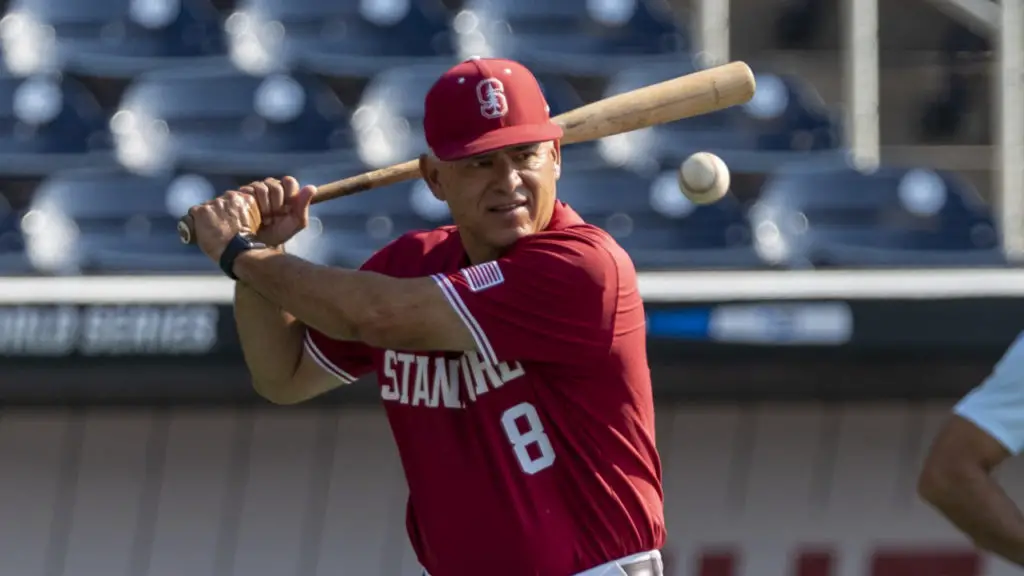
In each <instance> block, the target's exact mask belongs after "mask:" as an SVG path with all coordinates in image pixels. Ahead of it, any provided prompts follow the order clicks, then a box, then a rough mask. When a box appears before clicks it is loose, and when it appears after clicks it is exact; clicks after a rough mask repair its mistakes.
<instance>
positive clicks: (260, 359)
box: [235, 283, 347, 404]
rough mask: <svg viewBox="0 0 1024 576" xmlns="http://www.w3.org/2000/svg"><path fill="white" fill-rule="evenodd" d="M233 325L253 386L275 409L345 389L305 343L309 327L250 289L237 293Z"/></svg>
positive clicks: (238, 289) (241, 287) (238, 287)
mask: <svg viewBox="0 0 1024 576" xmlns="http://www.w3.org/2000/svg"><path fill="white" fill-rule="evenodd" d="M235 325H236V327H237V331H238V338H239V341H240V342H241V346H242V355H243V357H244V359H245V364H246V366H248V368H249V373H250V375H251V377H252V386H253V388H254V389H255V390H256V392H257V393H258V394H259V395H260V396H262V397H263V398H265V399H267V400H269V401H270V402H273V403H274V404H297V403H299V402H304V401H306V400H309V399H310V398H314V397H316V396H319V395H321V394H324V393H326V392H329V391H331V390H333V389H334V388H336V387H338V386H339V385H341V384H345V383H347V382H346V381H345V380H343V379H339V378H338V377H337V376H336V374H334V373H332V372H330V371H329V370H327V369H325V368H324V367H323V366H322V364H321V363H318V362H317V361H316V357H315V356H313V355H312V354H311V352H310V351H309V350H308V349H307V347H306V346H303V341H304V339H305V337H306V326H304V325H303V324H302V323H301V322H299V321H298V320H296V319H295V317H294V316H292V315H291V314H288V313H287V312H285V311H283V310H281V309H280V308H279V307H278V306H277V305H275V304H274V303H273V302H270V301H269V300H267V299H265V298H264V297H263V296H261V295H260V294H259V293H257V292H256V291H255V290H253V289H252V288H249V287H248V286H246V285H244V284H242V283H238V284H236V287H235Z"/></svg>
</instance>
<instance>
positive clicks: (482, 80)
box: [423, 58, 563, 161]
mask: <svg viewBox="0 0 1024 576" xmlns="http://www.w3.org/2000/svg"><path fill="white" fill-rule="evenodd" d="M471 88H472V89H471ZM423 135H424V136H425V138H426V140H427V146H428V147H429V148H430V150H431V152H433V153H434V155H435V156H437V158H439V159H441V160H444V161H451V160H458V159H460V158H468V157H470V156H475V155H478V154H486V153H488V152H493V151H495V150H499V149H501V148H507V147H510V146H521V145H523V144H531V143H534V142H545V141H549V140H558V139H559V138H561V137H562V136H563V132H562V127H561V126H560V125H558V124H556V123H554V122H552V121H551V115H550V114H549V112H548V108H547V102H546V100H545V99H544V92H543V90H541V88H540V83H538V82H537V78H535V77H534V75H533V73H531V72H530V71H529V70H528V69H527V68H526V67H525V66H523V65H522V64H520V63H518V62H515V61H514V60H507V59H503V58H478V59H474V60H467V61H465V62H460V63H459V64H456V65H455V66H452V67H451V68H449V69H448V70H447V71H446V72H445V73H444V74H442V75H441V77H440V78H438V79H437V81H436V82H434V85H433V86H431V87H430V90H429V91H428V92H427V96H426V98H424V102H423Z"/></svg>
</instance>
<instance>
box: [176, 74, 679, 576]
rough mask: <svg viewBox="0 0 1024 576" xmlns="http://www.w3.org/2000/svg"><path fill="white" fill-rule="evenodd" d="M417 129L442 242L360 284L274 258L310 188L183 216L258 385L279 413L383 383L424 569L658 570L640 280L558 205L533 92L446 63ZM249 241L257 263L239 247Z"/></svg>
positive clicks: (295, 187) (224, 202)
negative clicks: (221, 284)
mask: <svg viewBox="0 0 1024 576" xmlns="http://www.w3.org/2000/svg"><path fill="white" fill-rule="evenodd" d="M424 128H425V134H426V140H427V144H428V145H429V147H430V149H431V152H432V154H430V155H424V156H423V157H422V158H421V159H420V169H421V173H422V176H423V178H424V180H425V181H426V183H427V184H428V185H429V187H430V189H431V190H432V191H433V193H434V195H435V196H436V197H437V198H438V199H440V200H442V201H445V202H447V204H448V207H449V210H450V211H451V214H452V217H453V221H454V223H455V226H445V227H441V228H438V229H435V230H430V231H417V232H413V233H409V234H405V235H404V236H402V237H400V238H398V239H397V240H395V241H394V242H392V243H391V244H390V245H388V246H387V247H385V248H384V249H382V250H380V251H379V252H377V253H376V254H375V255H373V256H372V257H371V258H370V259H369V260H368V261H367V262H366V263H365V264H364V265H363V266H362V267H361V270H359V271H351V270H342V269H338V268H333V267H326V266H317V265H314V264H311V263H309V262H305V261H303V260H301V259H299V258H295V257H293V256H290V255H287V254H284V253H283V252H282V251H281V250H279V249H277V248H275V247H276V246H280V245H281V244H283V243H284V242H285V241H286V240H287V239H288V238H289V237H291V236H292V235H293V234H295V233H296V232H298V231H299V230H300V229H302V228H303V227H304V226H305V225H306V220H307V210H308V205H309V201H310V197H311V195H312V194H313V192H314V190H313V188H312V187H310V186H306V187H302V188H300V187H299V184H298V183H297V182H296V181H295V180H294V179H292V178H284V179H283V180H282V181H280V182H279V181H277V180H273V179H269V180H266V181H264V182H256V183H253V184H252V185H250V186H246V187H243V188H242V189H240V190H237V191H231V192H229V193H227V194H225V195H224V196H221V197H220V198H218V199H216V200H214V201H212V202H209V203H206V204H204V205H202V206H198V207H194V208H193V209H192V210H191V212H190V213H191V214H192V216H193V218H194V219H195V222H196V230H197V239H198V242H199V244H200V247H201V248H202V249H203V251H204V252H205V253H206V254H207V255H208V256H209V257H210V258H211V259H213V260H214V261H216V262H218V263H219V264H220V265H221V267H222V268H223V269H224V270H225V272H226V273H228V274H229V275H230V276H232V277H236V278H237V279H238V280H239V281H238V282H237V289H236V301H235V310H236V317H237V324H238V331H239V334H240V337H241V341H242V348H243V352H244V355H245V360H246V362H247V364H248V366H249V369H250V371H251V373H252V378H253V382H254V385H255V387H256V389H257V390H258V391H259V392H260V393H261V394H263V395H264V396H265V397H266V398H268V399H270V400H271V401H274V402H277V403H282V404H290V403H295V402H300V401H303V400H305V399H307V398H312V397H314V396H317V395H319V394H322V393H324V392H326V391H327V390H330V389H331V388H333V387H335V386H336V385H338V384H339V383H340V384H347V383H350V382H353V381H354V380H356V379H357V378H359V377H360V376H362V375H364V374H366V373H369V372H371V371H374V372H376V373H377V375H378V377H379V379H380V389H381V398H382V399H383V401H384V406H385V408H386V412H387V417H388V419H389V422H390V424H391V428H392V431H393V433H394V437H395V440H396V443H397V446H398V451H399V455H400V457H401V460H402V465H403V469H404V471H405V475H406V479H407V482H408V485H409V492H410V495H409V501H408V506H407V514H406V516H407V522H406V523H407V528H408V533H409V538H410V540H411V542H412V546H413V548H414V549H415V551H416V555H417V558H418V559H419V561H420V563H421V564H422V565H423V567H424V569H425V573H429V574H430V575H432V576H479V575H482V574H487V575H489V576H504V575H508V576H526V575H543V576H569V575H571V574H586V575H587V576H597V575H611V574H615V575H621V574H629V575H651V576H659V575H661V574H662V566H661V557H660V555H659V553H658V549H659V548H660V547H661V546H663V544H664V542H665V535H666V531H665V524H664V514H663V493H662V485H661V462H660V460H659V457H658V453H657V450H656V447H655V438H654V408H653V400H652V391H651V381H650V373H649V369H648V366H647V358H646V341H645V340H646V328H645V318H644V309H643V302H642V301H641V298H640V295H639V292H638V288H637V280H636V272H635V270H634V268H633V265H632V263H631V261H630V259H629V257H628V256H627V255H626V253H625V252H624V251H623V250H622V248H620V247H619V246H618V245H617V244H616V243H615V242H614V241H613V240H612V239H611V238H610V237H609V236H608V235H607V234H606V233H604V232H603V231H602V230H600V229H599V228H596V227H594V226H591V225H589V224H586V223H585V222H583V220H581V218H580V217H579V216H578V215H577V214H576V213H575V212H574V211H573V210H572V209H571V208H570V207H569V206H567V205H565V204H563V203H561V202H559V201H557V200H556V194H555V183H556V181H557V180H558V178H559V175H560V171H561V151H560V147H559V144H558V140H559V138H561V136H562V130H561V128H560V127H559V126H557V125H556V124H554V123H553V122H551V120H550V118H549V114H548V108H547V105H546V103H545V100H544V97H543V95H542V93H541V90H540V87H539V85H538V83H537V80H536V79H535V78H534V76H533V75H532V74H531V73H530V71H529V70H527V69H526V68H525V67H523V66H522V65H520V64H518V63H516V62H513V61H508V60H499V59H472V60H469V61H466V62H463V63H461V64H458V65H456V66H454V67H453V68H451V69H450V70H449V71H447V72H446V73H445V74H443V75H442V76H441V77H440V78H439V79H438V80H437V82H436V83H435V84H434V85H433V86H432V87H431V89H430V91H429V94H428V95H427V97H426V101H425V117H424ZM370 193H371V194H372V192H370ZM341 201H342V202H343V201H344V200H341ZM261 223H262V225H261ZM257 228H258V232H257V233H256V235H255V237H256V240H257V241H258V242H259V243H262V244H266V245H268V246H270V247H269V248H261V247H260V244H255V245H253V244H252V243H251V242H248V241H247V240H246V239H245V238H243V237H242V234H244V233H246V232H252V231H256V230H257Z"/></svg>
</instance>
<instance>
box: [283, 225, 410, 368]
mask: <svg viewBox="0 0 1024 576" xmlns="http://www.w3.org/2000/svg"><path fill="white" fill-rule="evenodd" d="M393 249H394V243H392V244H389V245H387V246H385V247H384V248H382V249H380V250H378V251H377V252H375V253H374V254H373V256H371V257H370V258H369V259H367V261H366V262H364V263H363V265H362V266H360V267H359V269H360V270H370V271H373V272H380V273H386V272H387V262H388V256H389V253H390V252H391V251H392V250H393ZM303 347H304V348H305V349H306V353H307V354H309V356H310V357H311V358H313V360H315V361H316V363H317V364H318V365H319V366H320V367H321V368H323V369H324V370H326V371H327V372H329V373H331V374H333V375H334V376H335V377H336V378H337V379H338V380H340V381H341V383H342V384H351V383H353V382H355V381H356V380H358V379H359V378H360V377H362V376H364V375H365V374H368V373H369V372H370V371H371V370H373V355H372V348H370V347H369V346H367V345H366V344H364V343H362V342H353V341H347V340H335V339H333V338H331V337H329V336H326V335H325V334H324V333H322V332H320V331H319V330H317V329H315V328H312V327H310V326H306V336H305V338H304V340H303Z"/></svg>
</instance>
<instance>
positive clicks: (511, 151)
mask: <svg viewBox="0 0 1024 576" xmlns="http://www.w3.org/2000/svg"><path fill="white" fill-rule="evenodd" d="M421 170H422V171H423V174H424V178H425V180H426V182H427V184H429V185H430V188H431V190H432V191H433V193H434V195H435V196H437V198H438V199H440V200H443V201H445V202H447V203H448V209H449V210H450V211H451V214H452V219H453V220H454V221H455V224H456V225H457V226H458V227H459V231H460V233H461V234H462V236H463V238H464V239H465V240H464V241H465V242H466V243H467V245H466V249H467V251H468V252H469V255H470V257H471V258H473V259H474V260H476V259H478V258H479V257H480V256H481V255H484V256H486V257H494V256H496V255H497V254H500V253H501V252H502V251H503V250H504V249H505V248H507V247H509V246H511V245H512V244H513V243H515V242H516V240H519V239H520V238H522V237H524V236H528V235H530V234H533V233H534V232H537V231H539V230H543V229H544V228H545V227H546V226H547V225H548V222H549V221H550V220H551V210H552V208H553V206H554V202H555V182H556V181H557V180H558V177H559V175H560V173H561V152H560V148H559V146H558V145H557V144H556V143H554V142H543V143H539V144H529V145H524V146H516V147H510V148H504V149H501V150H498V151H496V152H491V153H488V154H483V155H480V156H473V157H470V158H465V159H461V160H455V161H452V162H442V161H438V160H436V159H424V161H423V162H422V163H421ZM474 252H476V253H477V254H474Z"/></svg>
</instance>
